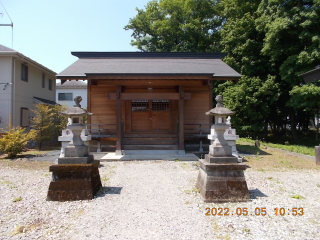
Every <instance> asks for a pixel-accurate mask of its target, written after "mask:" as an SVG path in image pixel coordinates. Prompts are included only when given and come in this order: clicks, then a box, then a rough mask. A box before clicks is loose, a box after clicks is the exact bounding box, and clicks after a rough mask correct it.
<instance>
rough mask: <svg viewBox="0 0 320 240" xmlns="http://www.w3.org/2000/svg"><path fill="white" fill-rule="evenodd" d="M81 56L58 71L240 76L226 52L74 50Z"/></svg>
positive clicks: (71, 74)
mask: <svg viewBox="0 0 320 240" xmlns="http://www.w3.org/2000/svg"><path fill="white" fill-rule="evenodd" d="M72 55H74V56H77V57H78V58H79V60H77V61H76V62H74V63H73V64H71V65H70V66H69V67H68V68H66V69H65V70H63V71H62V72H61V73H59V74H58V75H57V78H64V79H87V78H88V77H90V76H208V77H209V78H212V79H214V78H229V79H239V78H240V77H241V75H240V74H239V73H237V72H236V71H235V70H233V69H232V68H231V67H229V66H228V65H227V64H226V63H224V62H223V61H222V60H221V58H222V57H224V56H226V53H189V52H184V53H178V52H169V53H167V52H72Z"/></svg>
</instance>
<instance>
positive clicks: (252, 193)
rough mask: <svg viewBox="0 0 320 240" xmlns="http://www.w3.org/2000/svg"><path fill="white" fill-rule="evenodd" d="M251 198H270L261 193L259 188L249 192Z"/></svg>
mask: <svg viewBox="0 0 320 240" xmlns="http://www.w3.org/2000/svg"><path fill="white" fill-rule="evenodd" d="M249 194H250V198H251V199H257V198H258V197H259V198H260V197H268V196H267V195H265V194H264V193H263V192H261V191H260V190H259V189H258V188H256V189H252V190H249Z"/></svg>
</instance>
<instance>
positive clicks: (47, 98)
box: [0, 44, 56, 129]
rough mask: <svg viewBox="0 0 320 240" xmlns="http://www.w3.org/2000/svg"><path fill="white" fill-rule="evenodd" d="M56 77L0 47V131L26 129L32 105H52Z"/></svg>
mask: <svg viewBox="0 0 320 240" xmlns="http://www.w3.org/2000/svg"><path fill="white" fill-rule="evenodd" d="M55 75H56V73H55V72H54V71H52V70H50V69H48V68H46V67H45V66H43V65H41V64H40V63H38V62H36V61H34V60H32V59H30V58H28V57H26V56H24V55H23V54H21V53H19V52H17V51H15V50H13V49H11V48H8V47H5V46H3V45H1V44H0V111H1V112H0V117H1V123H0V128H4V129H5V128H7V126H8V123H9V122H11V125H12V126H14V127H16V126H22V127H29V125H30V116H31V113H30V111H29V110H30V109H33V108H34V104H35V103H46V104H55V88H56V86H55V84H54V83H55V82H54V81H55Z"/></svg>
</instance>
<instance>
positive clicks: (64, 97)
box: [56, 80, 88, 108]
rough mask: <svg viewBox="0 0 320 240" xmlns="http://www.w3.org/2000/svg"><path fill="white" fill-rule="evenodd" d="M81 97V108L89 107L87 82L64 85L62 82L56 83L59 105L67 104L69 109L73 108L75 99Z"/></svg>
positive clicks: (73, 81) (66, 83)
mask: <svg viewBox="0 0 320 240" xmlns="http://www.w3.org/2000/svg"><path fill="white" fill-rule="evenodd" d="M75 96H81V97H82V102H81V103H80V104H81V107H82V108H86V107H87V99H88V98H87V96H88V93H87V81H82V80H78V81H76V80H72V81H66V82H64V83H63V84H61V82H58V81H57V83H56V99H57V102H58V103H59V104H66V105H68V107H73V105H74V101H73V99H74V97H75Z"/></svg>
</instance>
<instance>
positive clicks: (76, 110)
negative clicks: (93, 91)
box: [61, 96, 92, 116]
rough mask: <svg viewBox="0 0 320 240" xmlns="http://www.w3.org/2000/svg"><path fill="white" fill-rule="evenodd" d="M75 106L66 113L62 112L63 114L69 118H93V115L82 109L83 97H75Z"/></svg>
mask: <svg viewBox="0 0 320 240" xmlns="http://www.w3.org/2000/svg"><path fill="white" fill-rule="evenodd" d="M73 100H74V101H75V103H76V104H75V105H74V106H73V107H72V108H68V109H67V110H66V111H64V112H62V113H61V114H63V115H67V116H85V115H88V116H91V115H92V113H90V112H88V111H87V110H86V109H84V108H82V107H81V105H80V102H81V101H82V98H81V96H75V97H74V99H73Z"/></svg>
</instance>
